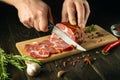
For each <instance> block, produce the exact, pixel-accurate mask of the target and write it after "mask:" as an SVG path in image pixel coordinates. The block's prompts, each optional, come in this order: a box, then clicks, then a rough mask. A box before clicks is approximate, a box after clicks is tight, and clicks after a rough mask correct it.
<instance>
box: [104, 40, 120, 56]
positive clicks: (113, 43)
mask: <svg viewBox="0 0 120 80" xmlns="http://www.w3.org/2000/svg"><path fill="white" fill-rule="evenodd" d="M118 45H120V39H118V40H117V41H115V42H112V43H109V44H107V45H106V46H105V47H104V48H103V50H102V54H104V55H107V54H108V51H109V50H110V49H112V48H114V47H116V46H118Z"/></svg>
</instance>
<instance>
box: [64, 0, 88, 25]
mask: <svg viewBox="0 0 120 80" xmlns="http://www.w3.org/2000/svg"><path fill="white" fill-rule="evenodd" d="M89 14H90V7H89V4H88V2H87V1H86V0H65V1H64V3H63V9H62V22H68V21H69V22H70V24H72V25H78V26H79V27H85V25H86V22H87V20H88V17H89Z"/></svg>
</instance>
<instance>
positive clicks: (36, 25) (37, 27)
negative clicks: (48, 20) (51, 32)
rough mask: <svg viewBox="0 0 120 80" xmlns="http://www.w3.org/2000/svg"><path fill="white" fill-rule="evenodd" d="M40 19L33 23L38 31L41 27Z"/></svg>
mask: <svg viewBox="0 0 120 80" xmlns="http://www.w3.org/2000/svg"><path fill="white" fill-rule="evenodd" d="M39 21H40V20H39V19H36V20H34V23H33V25H34V28H35V29H36V30H37V31H40V29H39Z"/></svg>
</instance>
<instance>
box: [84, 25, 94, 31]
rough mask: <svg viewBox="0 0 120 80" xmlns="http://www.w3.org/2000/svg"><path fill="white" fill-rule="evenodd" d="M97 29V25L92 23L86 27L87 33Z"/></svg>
mask: <svg viewBox="0 0 120 80" xmlns="http://www.w3.org/2000/svg"><path fill="white" fill-rule="evenodd" d="M95 30H96V28H95V26H94V25H93V24H92V25H90V26H89V27H88V28H87V29H86V31H85V32H86V33H91V32H93V31H95Z"/></svg>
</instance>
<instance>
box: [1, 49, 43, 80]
mask: <svg viewBox="0 0 120 80" xmlns="http://www.w3.org/2000/svg"><path fill="white" fill-rule="evenodd" d="M24 61H31V62H35V63H38V64H39V65H42V64H41V63H40V61H39V60H37V59H34V58H30V57H28V56H20V55H13V54H7V53H6V52H5V51H4V50H3V49H1V48H0V80H9V77H8V73H7V68H6V67H7V64H8V63H10V64H11V65H13V66H15V67H16V68H18V69H20V70H25V69H26V64H25V62H24Z"/></svg>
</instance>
